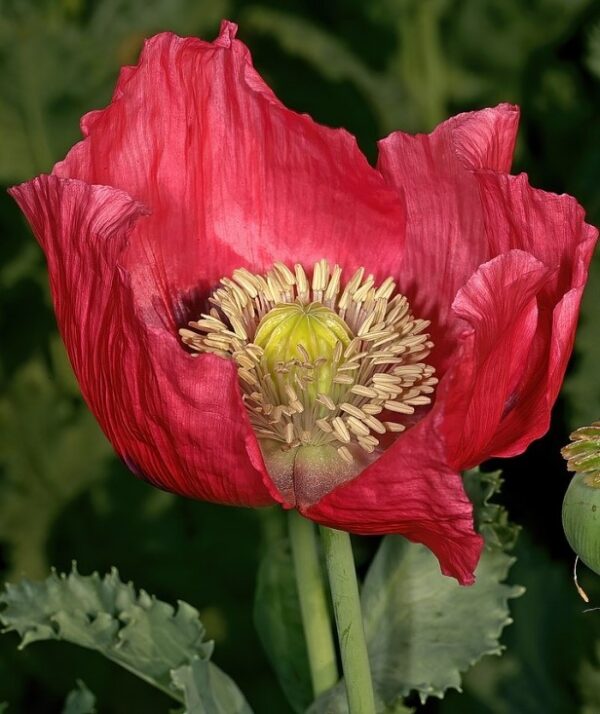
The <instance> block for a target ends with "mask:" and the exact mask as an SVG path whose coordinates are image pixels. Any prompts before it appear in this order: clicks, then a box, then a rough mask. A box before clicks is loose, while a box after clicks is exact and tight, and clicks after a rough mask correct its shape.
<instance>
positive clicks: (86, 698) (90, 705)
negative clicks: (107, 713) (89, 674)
mask: <svg viewBox="0 0 600 714" xmlns="http://www.w3.org/2000/svg"><path fill="white" fill-rule="evenodd" d="M62 714H96V697H95V696H94V695H93V694H92V692H90V690H89V689H88V688H87V687H86V686H85V683H84V682H82V681H81V680H77V689H74V690H73V691H72V692H69V694H68V696H67V700H66V702H65V706H64V708H63V711H62Z"/></svg>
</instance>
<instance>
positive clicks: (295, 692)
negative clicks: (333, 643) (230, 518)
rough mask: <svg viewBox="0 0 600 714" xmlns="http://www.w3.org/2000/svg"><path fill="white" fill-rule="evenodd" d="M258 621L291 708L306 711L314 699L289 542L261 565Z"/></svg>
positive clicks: (276, 545)
mask: <svg viewBox="0 0 600 714" xmlns="http://www.w3.org/2000/svg"><path fill="white" fill-rule="evenodd" d="M254 622H255V624H256V629H257V631H258V635H259V637H260V640H261V642H262V645H263V647H264V649H265V651H266V653H267V656H268V658H269V661H270V663H271V666H272V667H273V669H274V670H275V672H276V674H277V677H278V678H279V682H280V684H281V687H282V689H283V691H284V693H285V695H286V697H287V699H288V701H289V703H290V705H291V706H292V708H293V710H294V711H295V712H303V711H304V710H305V709H306V707H307V706H308V705H309V704H310V703H311V702H312V700H313V696H312V685H311V680H310V670H309V664H308V654H307V650H306V642H305V639H304V630H303V628H302V618H301V614H300V603H299V600H298V591H297V588H296V580H295V577H294V565H293V562H292V556H291V551H290V546H289V542H288V541H287V539H285V540H280V541H277V542H275V543H273V544H271V545H270V547H269V548H268V549H267V551H266V553H265V555H264V557H263V559H262V562H261V564H260V568H259V571H258V580H257V585H256V595H255V601H254Z"/></svg>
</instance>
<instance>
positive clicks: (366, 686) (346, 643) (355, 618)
mask: <svg viewBox="0 0 600 714" xmlns="http://www.w3.org/2000/svg"><path fill="white" fill-rule="evenodd" d="M321 539H322V542H323V549H324V550H325V560H326V563H327V572H328V574H329V585H330V588H331V597H332V600H333V610H334V612H335V620H336V624H337V631H338V637H339V642H340V652H341V655H342V665H343V668H344V681H345V684H346V694H347V696H348V707H349V710H350V714H375V697H374V694H373V682H372V679H371V667H370V665H369V655H368V653H367V643H366V640H365V631H364V627H363V620H362V612H361V608H360V597H359V593H358V582H357V580H356V568H355V566H354V556H353V554H352V545H351V543H350V536H349V534H348V533H344V532H343V531H338V530H334V529H333V528H324V527H322V528H321Z"/></svg>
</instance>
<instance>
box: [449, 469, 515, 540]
mask: <svg viewBox="0 0 600 714" xmlns="http://www.w3.org/2000/svg"><path fill="white" fill-rule="evenodd" d="M463 483H464V486H465V491H466V492H467V495H468V496H469V498H470V500H471V502H472V503H473V508H474V511H473V512H474V517H475V527H476V528H477V530H478V531H479V532H480V533H481V535H482V536H483V537H484V538H485V543H486V546H487V547H490V548H503V549H504V550H512V548H513V547H514V545H515V543H516V541H517V538H518V537H519V532H520V530H521V528H520V526H517V525H515V524H514V523H511V522H510V521H509V519H508V511H507V510H506V509H505V508H504V507H503V506H500V505H499V504H497V503H491V502H490V499H491V498H492V496H493V495H494V494H496V493H499V492H500V489H501V487H502V483H503V479H502V472H501V471H491V472H485V471H480V470H479V469H478V468H475V469H470V470H469V471H465V473H464V474H463Z"/></svg>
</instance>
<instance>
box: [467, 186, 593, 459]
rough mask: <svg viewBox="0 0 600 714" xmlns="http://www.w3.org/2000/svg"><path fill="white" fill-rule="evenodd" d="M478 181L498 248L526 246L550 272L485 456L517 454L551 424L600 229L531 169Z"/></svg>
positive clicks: (491, 231)
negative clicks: (533, 177)
mask: <svg viewBox="0 0 600 714" xmlns="http://www.w3.org/2000/svg"><path fill="white" fill-rule="evenodd" d="M477 180H478V182H479V184H480V188H481V196H482V205H483V210H484V215H485V219H484V220H485V223H486V232H487V233H488V235H489V237H490V242H491V243H492V242H493V244H494V246H495V249H496V250H498V251H503V250H510V249H511V248H514V247H522V248H523V249H524V250H526V251H528V252H529V253H531V254H532V255H533V256H535V257H536V258H537V259H538V260H539V261H541V262H542V263H543V264H544V265H546V266H548V268H549V269H550V270H551V273H550V275H549V278H548V280H546V281H545V282H544V283H543V285H542V287H541V290H540V291H539V293H538V296H537V302H538V309H539V316H538V323H537V328H536V332H535V335H534V338H533V341H532V344H531V347H530V349H529V352H528V354H527V358H526V359H525V360H524V363H523V371H522V374H521V378H520V380H519V382H518V384H516V385H515V387H514V390H513V393H512V395H511V398H510V401H509V403H508V404H507V405H506V409H505V413H504V416H503V419H502V421H501V423H500V424H499V425H498V430H497V433H496V435H495V436H494V439H493V440H492V441H491V442H490V446H489V450H488V452H487V453H486V454H485V455H484V456H483V458H487V457H488V456H492V455H494V456H513V455H515V454H518V453H521V452H522V451H523V450H524V449H525V448H526V447H527V446H528V445H529V443H531V441H533V440H534V439H537V438H539V437H540V436H542V435H543V434H544V433H545V432H546V431H547V430H548V426H549V424H550V413H551V410H552V407H553V405H554V402H555V400H556V398H557V396H558V392H559V390H560V387H561V384H562V381H563V378H564V374H565V370H566V368H567V363H568V361H569V357H570V356H571V351H572V349H573V342H574V339H575V331H576V327H577V319H578V316H579V307H580V304H581V298H582V295H583V289H584V287H585V283H586V281H587V275H588V269H589V264H590V260H591V258H592V254H593V251H594V246H595V244H596V240H597V237H598V231H597V229H596V228H594V227H592V226H590V225H588V224H587V223H585V220H584V211H583V209H582V208H581V206H580V205H579V204H578V203H577V201H575V199H573V198H572V197H570V196H566V195H562V196H557V195H554V194H550V193H546V192H544V191H539V190H536V189H533V188H532V187H531V186H530V185H529V183H528V181H527V177H526V176H524V175H521V176H505V175H501V174H494V173H491V172H477Z"/></svg>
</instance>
